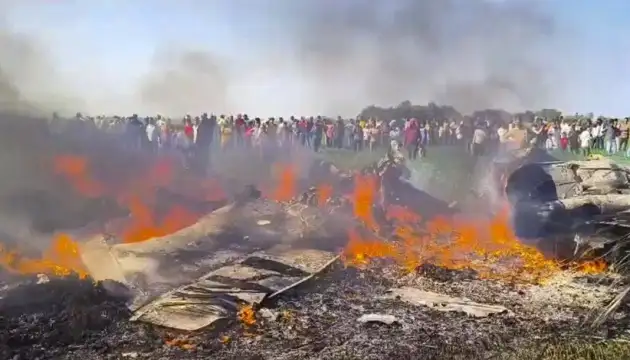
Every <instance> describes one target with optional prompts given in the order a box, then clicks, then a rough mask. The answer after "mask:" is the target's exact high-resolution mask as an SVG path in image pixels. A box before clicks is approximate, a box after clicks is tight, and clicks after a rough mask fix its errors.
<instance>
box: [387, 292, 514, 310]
mask: <svg viewBox="0 0 630 360" xmlns="http://www.w3.org/2000/svg"><path fill="white" fill-rule="evenodd" d="M383 298H385V299H400V300H402V301H405V302H408V303H411V304H414V305H421V306H427V307H430V308H431V309H434V310H438V311H454V312H463V313H466V314H467V315H470V316H473V317H486V316H490V315H492V314H502V313H509V312H510V311H509V310H508V309H507V308H505V307H503V306H500V305H488V304H480V303H476V302H473V301H470V300H468V299H465V298H458V297H451V296H448V295H443V294H438V293H434V292H429V291H422V290H419V289H416V288H412V287H402V288H394V289H390V290H389V292H388V294H387V295H386V296H384V297H383Z"/></svg>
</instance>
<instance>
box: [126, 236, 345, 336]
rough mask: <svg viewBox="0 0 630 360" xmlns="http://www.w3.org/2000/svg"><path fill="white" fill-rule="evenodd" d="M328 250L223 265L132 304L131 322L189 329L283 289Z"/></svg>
mask: <svg viewBox="0 0 630 360" xmlns="http://www.w3.org/2000/svg"><path fill="white" fill-rule="evenodd" d="M337 258H338V257H337V256H335V254H334V253H331V252H327V251H318V250H313V249H302V250H285V249H282V248H276V249H270V250H268V251H262V252H256V253H254V254H252V255H251V256H249V257H247V258H246V259H245V260H243V261H241V262H238V263H234V264H229V265H226V266H223V267H221V268H219V269H216V270H214V271H211V272H210V273H208V274H206V275H204V276H202V277H200V278H199V279H197V280H196V281H194V282H193V283H191V284H187V285H184V286H182V287H179V288H177V289H175V290H173V291H171V292H168V293H166V294H164V295H163V296H160V297H159V298H157V299H156V300H154V301H152V302H151V303H149V304H147V305H146V306H144V307H142V308H140V309H138V310H137V311H136V313H135V314H134V316H133V318H132V320H133V321H142V322H147V323H151V324H155V325H160V326H164V327H169V328H175V329H179V330H188V331H194V330H198V329H201V328H203V327H206V326H208V325H210V324H212V323H213V322H215V321H217V320H220V319H225V318H234V317H235V316H236V313H237V311H238V308H239V307H240V306H243V305H258V304H260V303H261V302H262V301H263V300H264V299H265V298H266V297H267V296H270V295H271V296H276V295H278V294H280V293H282V292H285V291H287V290H289V289H291V288H293V287H295V286H297V285H299V284H301V283H303V282H304V281H305V280H308V279H310V278H312V277H313V276H314V275H316V274H318V273H319V272H321V271H323V270H325V269H326V268H328V267H329V266H330V265H332V264H333V263H334V261H335V260H337Z"/></svg>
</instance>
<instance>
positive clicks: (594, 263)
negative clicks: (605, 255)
mask: <svg viewBox="0 0 630 360" xmlns="http://www.w3.org/2000/svg"><path fill="white" fill-rule="evenodd" d="M574 270H575V271H577V272H579V273H582V274H584V275H596V274H601V273H603V272H605V271H606V270H608V264H606V262H605V261H603V260H601V259H597V260H590V261H585V262H582V263H580V264H577V265H576V266H575V267H574Z"/></svg>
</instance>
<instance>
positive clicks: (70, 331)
mask: <svg viewBox="0 0 630 360" xmlns="http://www.w3.org/2000/svg"><path fill="white" fill-rule="evenodd" d="M388 278H390V279H396V280H395V281H392V280H387V279H388ZM594 281H595V282H598V281H597V279H580V280H578V281H577V282H574V283H575V284H577V285H575V286H577V287H580V286H583V285H584V284H587V285H588V284H589V283H592V282H594ZM395 285H413V286H417V287H421V288H422V289H423V290H429V291H436V292H441V293H447V294H450V295H459V296H462V295H466V296H468V297H470V298H471V299H472V300H475V301H480V302H481V301H483V302H486V303H501V304H503V305H504V306H506V307H507V308H508V309H510V311H513V314H499V315H493V316H490V317H486V318H478V319H475V318H471V317H468V316H466V315H465V314H460V313H454V312H439V311H436V310H432V309H429V308H426V307H419V306H414V305H410V304H407V303H404V302H402V301H400V300H382V299H379V297H380V296H382V295H383V294H385V293H386V291H387V290H388V289H389V288H390V287H392V286H395ZM0 288H1V287H0ZM3 289H4V290H3V291H2V292H0V296H2V299H1V300H0V359H14V360H18V359H29V360H30V359H82V360H83V359H134V358H138V359H151V360H156V359H210V358H211V359H278V360H281V359H287V360H288V359H326V360H328V359H387V358H395V359H400V360H402V359H556V358H567V359H571V358H587V359H596V358H607V359H615V358H619V359H621V358H624V357H623V356H624V355H622V354H624V353H625V354H628V353H630V352H629V351H630V346H627V345H628V344H627V343H625V342H620V341H615V342H611V341H608V342H606V341H605V340H606V339H608V338H611V339H612V338H619V337H626V338H627V337H628V335H629V334H628V329H629V328H630V324H629V323H630V320H629V319H628V316H627V315H625V314H627V313H628V310H629V309H628V307H627V305H624V306H622V308H621V309H620V310H619V311H618V312H617V313H616V314H614V316H612V317H611V320H609V321H608V322H607V323H606V324H605V325H604V326H603V327H602V328H600V329H598V330H591V329H590V328H588V326H585V324H587V321H588V320H589V318H590V317H591V316H592V315H593V313H592V309H590V308H588V307H587V306H586V304H588V303H590V302H592V299H586V300H585V299H583V298H578V297H577V296H578V295H576V294H575V293H570V294H568V295H566V296H564V295H562V296H560V297H555V296H551V295H550V294H551V293H553V291H551V290H548V289H547V290H542V288H536V287H534V288H531V287H529V288H522V289H521V288H519V286H518V285H505V284H500V283H496V282H489V281H483V280H477V279H475V274H474V273H472V272H453V271H447V270H444V269H440V268H430V269H423V270H422V274H421V275H420V274H408V275H405V276H401V275H400V274H396V273H395V272H393V271H392V272H390V271H389V270H388V268H387V267H382V266H379V267H377V268H374V269H364V270H357V269H353V268H348V269H342V268H337V269H333V270H331V271H330V272H329V273H328V274H324V275H322V277H321V278H320V279H318V280H316V281H314V282H313V283H311V284H310V285H308V286H307V287H305V288H301V289H297V290H295V292H294V293H292V294H286V295H285V296H283V297H282V298H280V299H278V300H276V301H275V303H273V304H269V305H268V309H269V310H261V311H259V312H258V313H257V323H256V324H254V325H251V326H246V325H245V324H243V323H241V322H239V321H236V320H234V321H228V322H226V323H225V324H222V325H221V327H220V328H215V329H212V328H211V329H204V330H203V331H200V332H197V333H188V334H185V333H177V332H175V331H172V330H168V329H163V328H156V327H153V326H151V325H147V324H140V323H131V322H128V321H127V319H128V317H129V315H130V314H129V312H128V311H127V309H126V307H125V305H124V299H116V298H113V297H111V296H109V295H108V294H107V293H106V292H105V291H104V289H103V287H102V286H101V285H94V284H93V283H91V282H90V281H84V280H78V279H72V278H70V279H68V278H66V279H52V280H51V281H50V282H48V283H44V284H35V280H34V279H31V280H27V281H26V282H25V283H23V284H22V285H20V286H17V287H15V288H9V289H7V287H6V285H5V286H4V288H3ZM524 289H525V290H524ZM592 291H593V292H602V290H601V289H595V290H592ZM563 296H564V298H563ZM543 298H549V299H548V300H549V301H546V302H545V301H542V300H541V299H543ZM586 298H588V296H586ZM571 299H573V300H571ZM594 299H595V301H599V300H601V299H599V298H598V297H597V296H595V297H594ZM602 299H603V297H602ZM534 303H537V304H543V305H536V306H534V305H532V304H534ZM368 313H377V314H387V315H393V316H395V317H396V319H397V323H394V324H391V325H387V324H383V323H360V322H358V321H357V319H358V318H359V317H360V316H361V315H364V314H368ZM604 343H605V344H611V343H612V344H613V345H612V347H613V348H614V349H615V350H614V351H613V352H604V351H608V350H601V349H599V348H598V346H600V344H604ZM565 345H566V346H565ZM567 346H568V347H569V348H568V349H567V348H565V347H567ZM607 346H608V345H607ZM600 347H601V346H600ZM570 351H577V352H580V351H581V352H582V353H581V355H578V354H577V353H576V354H574V355H575V356H571V355H568V356H569V357H561V356H560V355H558V354H565V355H566V354H569V353H568V352H570ZM611 351H612V350H611ZM599 352H602V354H604V355H603V356H604V357H597V356H598V355H597V354H599ZM626 356H627V355H626Z"/></svg>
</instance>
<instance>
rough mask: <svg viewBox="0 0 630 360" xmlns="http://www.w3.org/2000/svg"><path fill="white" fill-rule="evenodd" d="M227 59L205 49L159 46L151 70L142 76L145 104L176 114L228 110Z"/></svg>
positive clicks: (142, 97) (142, 93) (140, 94)
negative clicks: (161, 47) (160, 47)
mask: <svg viewBox="0 0 630 360" xmlns="http://www.w3.org/2000/svg"><path fill="white" fill-rule="evenodd" d="M226 63H227V62H226V61H225V60H224V59H221V58H220V57H218V56H216V55H214V54H212V53H210V52H207V51H203V50H189V49H180V48H177V47H173V46H168V47H164V48H163V49H159V50H158V52H157V53H156V54H155V56H154V59H153V62H152V67H151V69H150V71H149V72H148V73H147V74H146V75H145V76H143V77H142V78H141V80H140V84H139V90H138V92H139V96H140V99H141V101H142V103H143V106H144V107H150V108H151V109H154V110H156V111H158V112H160V113H163V114H169V115H175V116H181V115H182V114H186V113H191V114H194V113H197V114H199V113H202V112H206V111H208V109H222V110H225V109H226V108H228V107H229V105H228V101H229V94H228V91H229V80H230V77H229V74H228V72H229V69H228V68H227V66H226Z"/></svg>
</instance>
